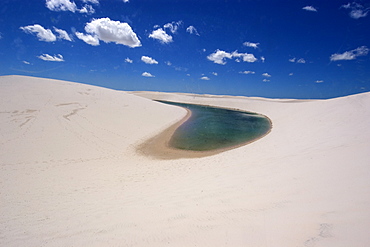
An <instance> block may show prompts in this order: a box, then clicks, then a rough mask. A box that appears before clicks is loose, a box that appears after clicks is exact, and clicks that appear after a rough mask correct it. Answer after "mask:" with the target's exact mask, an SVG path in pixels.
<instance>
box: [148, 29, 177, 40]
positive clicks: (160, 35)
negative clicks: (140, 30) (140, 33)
mask: <svg viewBox="0 0 370 247" xmlns="http://www.w3.org/2000/svg"><path fill="white" fill-rule="evenodd" d="M149 38H152V39H157V40H159V41H160V42H161V43H163V44H167V43H171V42H172V36H171V35H168V34H167V33H166V32H165V31H164V30H163V29H162V28H158V29H157V30H154V31H153V32H152V33H151V34H149Z"/></svg>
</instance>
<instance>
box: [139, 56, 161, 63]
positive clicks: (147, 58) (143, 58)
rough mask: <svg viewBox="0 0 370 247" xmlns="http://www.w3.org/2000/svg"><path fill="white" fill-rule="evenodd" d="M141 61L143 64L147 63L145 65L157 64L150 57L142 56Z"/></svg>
mask: <svg viewBox="0 0 370 247" xmlns="http://www.w3.org/2000/svg"><path fill="white" fill-rule="evenodd" d="M141 61H143V62H144V63H147V64H158V62H157V61H156V60H155V59H153V58H151V57H147V56H142V57H141Z"/></svg>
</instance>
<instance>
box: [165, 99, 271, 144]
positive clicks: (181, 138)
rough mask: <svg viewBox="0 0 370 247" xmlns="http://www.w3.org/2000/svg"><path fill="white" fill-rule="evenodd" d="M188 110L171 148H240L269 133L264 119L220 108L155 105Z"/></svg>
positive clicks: (266, 120) (247, 113) (172, 140)
mask: <svg viewBox="0 0 370 247" xmlns="http://www.w3.org/2000/svg"><path fill="white" fill-rule="evenodd" d="M159 102H162V103H166V104H170V105H176V106H181V107H184V108H187V109H189V110H190V111H191V112H192V115H191V117H190V119H189V120H187V121H186V122H185V123H183V124H182V125H181V126H180V127H179V128H178V129H176V131H175V133H174V134H173V136H172V138H171V140H170V142H169V145H170V146H171V147H174V148H177V149H183V150H192V151H211V150H217V149H223V148H228V147H232V146H236V145H239V144H243V143H246V142H249V141H252V140H254V139H257V138H259V137H261V136H263V135H265V134H266V133H267V132H268V131H269V130H270V129H271V123H270V121H269V119H268V118H267V117H264V116H262V115H258V114H255V113H250V112H244V111H236V110H229V109H223V108H216V107H209V106H201V105H193V104H184V103H175V102H167V101H159Z"/></svg>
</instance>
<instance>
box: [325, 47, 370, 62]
mask: <svg viewBox="0 0 370 247" xmlns="http://www.w3.org/2000/svg"><path fill="white" fill-rule="evenodd" d="M368 53H369V48H367V47H366V46H360V47H357V48H356V49H354V50H351V51H346V52H344V53H342V54H338V53H335V54H333V55H331V56H330V61H340V60H354V59H356V58H357V57H359V56H366V55H367V54H368Z"/></svg>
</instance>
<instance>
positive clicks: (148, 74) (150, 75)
mask: <svg viewBox="0 0 370 247" xmlns="http://www.w3.org/2000/svg"><path fill="white" fill-rule="evenodd" d="M141 75H142V76H145V77H155V76H154V75H152V74H150V73H149V72H144V73H142V74H141Z"/></svg>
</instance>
